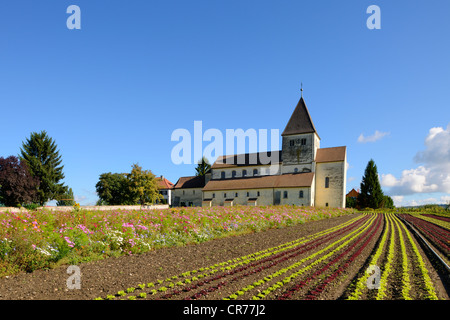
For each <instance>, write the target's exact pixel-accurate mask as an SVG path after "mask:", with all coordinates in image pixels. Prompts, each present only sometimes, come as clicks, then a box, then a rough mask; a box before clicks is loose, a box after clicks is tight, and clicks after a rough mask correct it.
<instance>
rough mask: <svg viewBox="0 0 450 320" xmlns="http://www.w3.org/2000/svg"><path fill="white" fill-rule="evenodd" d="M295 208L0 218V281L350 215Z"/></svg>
mask: <svg viewBox="0 0 450 320" xmlns="http://www.w3.org/2000/svg"><path fill="white" fill-rule="evenodd" d="M352 212H353V211H352V210H348V209H331V208H327V209H317V208H310V207H295V206H269V207H251V206H245V207H242V206H237V207H211V208H196V207H194V208H174V209H164V210H114V211H86V210H79V211H67V210H62V211H54V210H53V211H49V210H38V211H30V212H10V211H6V212H0V276H4V275H9V274H14V273H17V272H20V271H27V272H31V271H33V270H36V269H42V268H51V267H54V266H56V265H58V264H62V263H67V264H79V263H82V262H85V261H91V260H98V259H104V258H107V257H111V256H119V255H129V254H138V253H143V252H146V251H149V250H155V249H158V248H161V247H170V246H179V245H185V244H188V243H200V242H204V241H208V240H211V239H217V238H220V237H226V236H231V235H238V234H243V233H249V232H258V231H263V230H267V229H270V228H282V227H285V226H289V225H294V224H301V223H305V222H308V221H313V220H318V219H326V218H330V217H337V216H341V215H346V214H350V213H352Z"/></svg>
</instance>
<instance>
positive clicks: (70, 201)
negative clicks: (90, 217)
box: [56, 188, 75, 206]
mask: <svg viewBox="0 0 450 320" xmlns="http://www.w3.org/2000/svg"><path fill="white" fill-rule="evenodd" d="M74 199H75V198H74V196H73V190H72V188H69V190H67V192H66V193H65V194H63V195H62V196H61V197H59V200H58V201H57V202H56V205H57V206H73V205H74V204H75V200H74Z"/></svg>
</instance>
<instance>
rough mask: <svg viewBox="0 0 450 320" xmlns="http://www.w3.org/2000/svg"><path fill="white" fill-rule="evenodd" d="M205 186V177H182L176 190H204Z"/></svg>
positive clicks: (176, 185)
mask: <svg viewBox="0 0 450 320" xmlns="http://www.w3.org/2000/svg"><path fill="white" fill-rule="evenodd" d="M204 186H205V176H191V177H181V178H180V179H178V181H177V183H176V184H175V186H174V188H175V189H182V188H203V187H204Z"/></svg>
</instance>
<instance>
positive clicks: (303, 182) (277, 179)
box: [203, 172, 314, 191]
mask: <svg viewBox="0 0 450 320" xmlns="http://www.w3.org/2000/svg"><path fill="white" fill-rule="evenodd" d="M313 178H314V173H313V172H306V173H288V174H283V175H271V176H259V177H248V178H235V179H222V180H210V181H209V182H208V183H207V184H206V186H205V187H204V188H203V191H215V190H240V189H265V188H289V187H291V188H292V187H311V184H312V180H313Z"/></svg>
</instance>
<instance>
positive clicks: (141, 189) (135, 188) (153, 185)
mask: <svg viewBox="0 0 450 320" xmlns="http://www.w3.org/2000/svg"><path fill="white" fill-rule="evenodd" d="M128 179H129V182H130V191H131V194H132V196H133V198H135V199H137V200H138V202H139V203H140V204H141V205H144V204H145V203H154V202H155V201H156V200H157V199H162V196H161V194H160V193H159V188H158V183H157V181H156V179H155V175H154V174H153V173H152V172H151V171H150V170H142V167H140V166H139V165H138V164H133V166H132V170H131V173H130V174H129V175H128Z"/></svg>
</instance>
